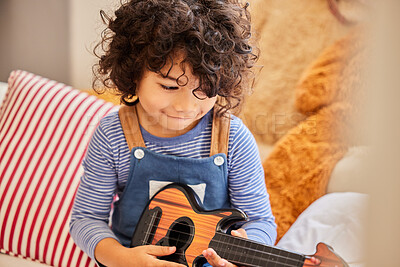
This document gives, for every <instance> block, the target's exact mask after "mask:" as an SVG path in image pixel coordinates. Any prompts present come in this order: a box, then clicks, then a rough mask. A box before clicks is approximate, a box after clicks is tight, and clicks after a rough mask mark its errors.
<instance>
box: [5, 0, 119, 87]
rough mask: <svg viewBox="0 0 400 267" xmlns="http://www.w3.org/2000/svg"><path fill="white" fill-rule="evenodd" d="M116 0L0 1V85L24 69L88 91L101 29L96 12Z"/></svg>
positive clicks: (101, 25) (116, 0)
mask: <svg viewBox="0 0 400 267" xmlns="http://www.w3.org/2000/svg"><path fill="white" fill-rule="evenodd" d="M117 3H119V0H85V1H80V0H68V1H56V0H35V1H29V0H1V1H0V36H1V41H0V81H7V78H8V75H9V73H10V72H11V70H13V69H23V70H27V71H31V72H33V73H35V74H39V75H42V76H44V77H47V78H50V79H54V80H57V81H60V82H64V83H66V84H69V85H72V86H74V87H77V88H90V87H91V83H92V71H91V68H92V65H93V63H94V62H95V60H96V58H95V57H94V56H93V54H92V50H93V46H94V44H95V43H96V42H97V41H98V40H99V36H100V33H101V31H102V30H103V28H104V25H103V24H102V22H101V19H100V15H99V12H100V9H104V10H105V11H108V12H107V13H109V14H110V15H112V14H113V12H112V10H113V9H114V7H115V6H116V4H117Z"/></svg>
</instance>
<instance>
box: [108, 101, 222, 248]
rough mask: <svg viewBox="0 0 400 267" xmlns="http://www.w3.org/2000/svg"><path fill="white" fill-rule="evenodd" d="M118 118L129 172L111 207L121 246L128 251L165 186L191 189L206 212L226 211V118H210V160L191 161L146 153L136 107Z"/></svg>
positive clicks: (149, 151)
mask: <svg viewBox="0 0 400 267" xmlns="http://www.w3.org/2000/svg"><path fill="white" fill-rule="evenodd" d="M119 117H120V121H121V125H122V129H123V131H124V135H125V138H126V141H127V143H128V147H129V151H130V170H129V176H128V180H127V183H126V186H125V189H124V191H123V193H122V195H121V197H120V199H119V200H118V201H117V202H115V203H114V212H113V215H112V230H113V232H114V233H115V234H116V236H117V237H118V238H119V241H120V242H121V244H122V245H123V246H125V247H129V245H130V243H131V238H132V236H133V233H134V230H135V227H136V224H137V222H138V221H139V218H140V216H141V214H142V212H143V210H144V209H145V207H146V205H147V203H148V202H149V200H150V198H151V197H152V196H153V195H154V194H155V193H157V191H158V190H159V189H161V188H162V187H163V186H165V185H167V184H169V183H174V182H176V183H183V184H187V185H189V186H190V187H192V189H194V191H195V192H196V194H197V196H198V197H199V199H200V200H201V203H200V205H201V206H203V208H204V209H206V210H214V209H222V208H230V201H229V195H228V181H227V176H228V170H227V158H226V155H227V152H228V141H229V129H230V119H229V118H226V117H217V116H216V115H215V114H214V117H213V124H212V134H211V147H210V157H208V158H201V159H193V158H185V157H177V156H170V155H162V154H159V153H155V152H153V151H151V150H148V149H147V148H146V146H145V144H144V141H143V137H142V134H141V132H140V126H139V122H138V118H137V113H136V106H122V107H121V108H120V110H119Z"/></svg>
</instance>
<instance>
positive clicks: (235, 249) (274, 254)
mask: <svg viewBox="0 0 400 267" xmlns="http://www.w3.org/2000/svg"><path fill="white" fill-rule="evenodd" d="M209 246H210V247H211V248H213V249H214V250H215V251H216V252H217V253H218V255H220V256H221V257H222V258H224V259H227V260H228V261H230V262H233V263H235V264H238V265H245V266H268V267H278V266H279V267H281V266H282V267H296V266H299V267H300V266H303V263H304V260H305V256H304V255H301V254H297V253H293V252H290V251H287V250H284V249H279V248H275V247H272V246H267V245H264V244H260V243H257V242H254V241H250V240H248V239H243V238H238V237H234V236H231V235H227V234H224V233H216V235H215V236H214V238H213V239H212V240H211V242H210V245H209Z"/></svg>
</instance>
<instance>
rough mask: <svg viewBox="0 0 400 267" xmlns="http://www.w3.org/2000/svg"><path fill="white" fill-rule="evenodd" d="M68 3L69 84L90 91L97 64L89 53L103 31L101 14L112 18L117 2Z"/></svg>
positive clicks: (80, 0) (79, 0) (101, 0)
mask: <svg viewBox="0 0 400 267" xmlns="http://www.w3.org/2000/svg"><path fill="white" fill-rule="evenodd" d="M69 3H70V21H69V30H70V34H69V35H70V43H69V45H70V51H69V53H70V63H69V65H70V66H71V73H70V84H72V85H73V86H75V87H77V88H90V87H91V84H92V65H93V64H94V63H95V62H96V57H95V56H94V55H93V52H92V51H93V48H94V46H95V44H96V43H97V42H98V41H99V40H100V34H101V32H102V30H103V29H104V27H105V26H104V24H103V23H102V21H101V18H100V10H101V9H103V10H104V11H106V12H107V14H109V15H110V16H111V15H113V11H114V9H115V8H116V6H117V4H118V3H119V0H85V1H82V0H70V1H69Z"/></svg>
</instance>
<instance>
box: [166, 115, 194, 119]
mask: <svg viewBox="0 0 400 267" xmlns="http://www.w3.org/2000/svg"><path fill="white" fill-rule="evenodd" d="M167 116H168V117H169V118H172V119H177V120H193V118H192V117H175V116H170V115H167Z"/></svg>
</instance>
